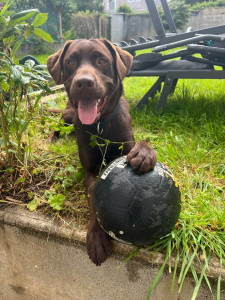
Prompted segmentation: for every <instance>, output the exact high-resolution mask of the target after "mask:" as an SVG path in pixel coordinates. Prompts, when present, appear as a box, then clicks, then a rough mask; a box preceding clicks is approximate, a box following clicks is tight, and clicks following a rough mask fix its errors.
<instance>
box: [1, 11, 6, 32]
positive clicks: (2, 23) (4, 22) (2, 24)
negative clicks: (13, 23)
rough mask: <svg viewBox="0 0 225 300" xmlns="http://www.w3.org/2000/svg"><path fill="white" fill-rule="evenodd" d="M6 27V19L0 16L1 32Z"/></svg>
mask: <svg viewBox="0 0 225 300" xmlns="http://www.w3.org/2000/svg"><path fill="white" fill-rule="evenodd" d="M5 27H6V19H5V17H4V16H2V15H0V31H3V30H4V28H5Z"/></svg>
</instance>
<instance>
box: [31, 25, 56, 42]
mask: <svg viewBox="0 0 225 300" xmlns="http://www.w3.org/2000/svg"><path fill="white" fill-rule="evenodd" d="M34 35H36V36H37V37H40V38H42V39H43V40H45V41H46V42H49V43H53V39H52V37H51V36H50V34H48V33H47V32H45V31H44V30H42V29H40V28H35V29H34Z"/></svg>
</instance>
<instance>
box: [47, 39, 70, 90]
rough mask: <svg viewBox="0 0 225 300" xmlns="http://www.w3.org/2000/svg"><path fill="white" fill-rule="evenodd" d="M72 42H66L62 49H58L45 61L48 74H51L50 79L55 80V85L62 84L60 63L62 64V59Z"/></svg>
mask: <svg viewBox="0 0 225 300" xmlns="http://www.w3.org/2000/svg"><path fill="white" fill-rule="evenodd" d="M72 42H73V41H67V42H66V43H65V45H64V47H63V49H60V50H59V51H58V52H56V53H54V54H52V55H51V56H49V58H48V60H47V68H48V71H49V73H50V74H51V76H52V78H53V79H54V80H55V83H56V84H62V83H63V78H62V75H61V71H62V66H63V65H62V63H63V57H64V55H65V53H66V51H67V49H68V48H69V46H70V45H71V43H72Z"/></svg>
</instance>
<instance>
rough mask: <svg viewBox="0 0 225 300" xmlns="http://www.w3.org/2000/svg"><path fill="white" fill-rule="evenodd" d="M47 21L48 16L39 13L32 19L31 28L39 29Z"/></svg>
mask: <svg viewBox="0 0 225 300" xmlns="http://www.w3.org/2000/svg"><path fill="white" fill-rule="evenodd" d="M47 20H48V14H47V13H39V14H37V15H36V17H35V18H34V22H33V26H34V27H39V26H41V25H43V24H44V23H45V22H46V21H47Z"/></svg>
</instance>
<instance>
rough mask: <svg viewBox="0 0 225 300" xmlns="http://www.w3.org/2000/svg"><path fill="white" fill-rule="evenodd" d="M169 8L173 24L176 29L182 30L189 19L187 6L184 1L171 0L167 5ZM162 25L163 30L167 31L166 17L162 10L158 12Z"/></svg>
mask: <svg viewBox="0 0 225 300" xmlns="http://www.w3.org/2000/svg"><path fill="white" fill-rule="evenodd" d="M168 5H169V8H170V11H171V14H172V16H173V19H174V23H175V25H176V27H177V29H183V27H184V26H185V25H186V24H187V22H188V19H189V14H190V13H189V9H188V5H186V4H185V1H184V0H171V1H170V2H169V3H168ZM159 14H160V16H161V19H162V22H163V25H164V28H165V29H169V26H168V23H167V21H166V17H165V14H164V11H163V10H162V8H160V10H159Z"/></svg>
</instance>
